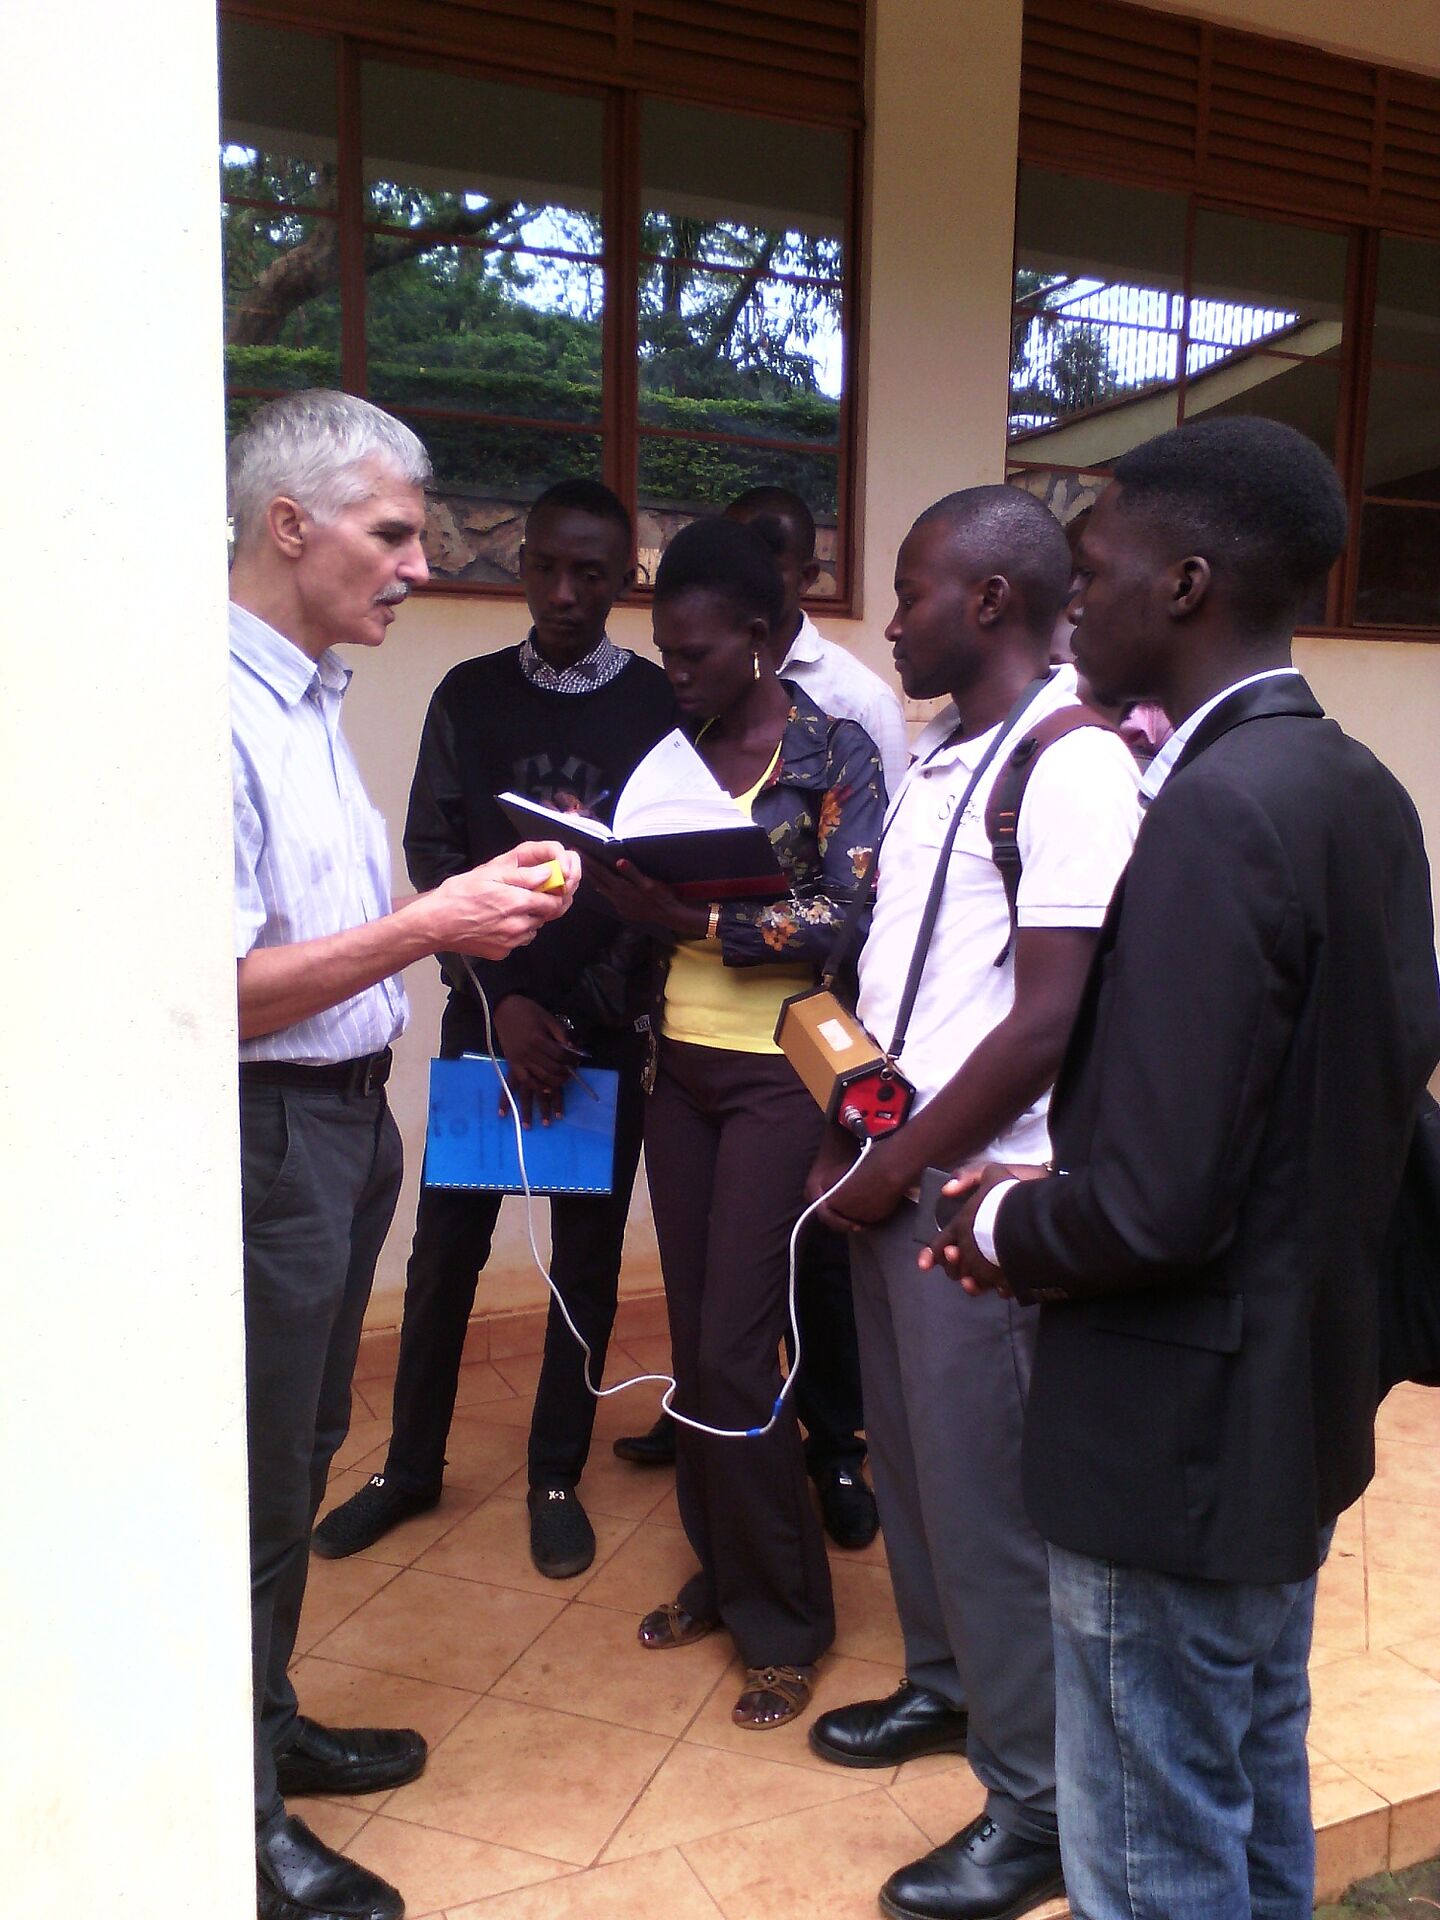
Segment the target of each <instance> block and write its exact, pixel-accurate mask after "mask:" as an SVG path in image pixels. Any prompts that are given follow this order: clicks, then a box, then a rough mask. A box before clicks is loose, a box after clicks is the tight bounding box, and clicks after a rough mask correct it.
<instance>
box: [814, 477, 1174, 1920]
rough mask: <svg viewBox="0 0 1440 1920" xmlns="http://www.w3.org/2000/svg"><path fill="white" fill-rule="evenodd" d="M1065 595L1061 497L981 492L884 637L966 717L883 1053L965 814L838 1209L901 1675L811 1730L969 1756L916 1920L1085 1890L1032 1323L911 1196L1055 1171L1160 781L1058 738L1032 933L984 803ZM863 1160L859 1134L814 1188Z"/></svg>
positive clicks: (951, 751) (1023, 848)
mask: <svg viewBox="0 0 1440 1920" xmlns="http://www.w3.org/2000/svg"><path fill="white" fill-rule="evenodd" d="M1069 582H1070V554H1069V549H1068V547H1067V545H1066V542H1065V538H1064V535H1063V534H1062V532H1061V530H1060V528H1059V526H1058V524H1057V523H1056V521H1055V520H1054V519H1053V518H1052V516H1051V515H1050V514H1049V513H1048V512H1047V511H1046V510H1045V508H1043V507H1042V506H1041V505H1040V503H1039V502H1038V501H1036V500H1035V499H1033V498H1032V497H1031V496H1030V495H1028V494H1025V493H1022V492H1020V491H1019V490H1017V489H1015V488H1011V487H1001V486H995V487H974V488H970V489H969V490H967V491H966V492H963V493H957V494H951V495H949V496H948V497H947V498H946V499H944V500H941V501H939V502H938V503H937V504H936V505H935V506H933V507H931V508H930V509H929V510H928V511H927V512H926V513H924V514H922V515H921V517H920V519H919V520H917V521H916V523H915V525H914V527H913V528H912V529H911V531H910V534H909V536H908V537H907V539H906V541H905V543H904V545H903V546H902V547H901V549H900V557H899V561H898V564H897V569H896V581H895V585H896V596H897V602H898V604H897V607H896V612H895V616H894V618H893V620H892V622H891V624H890V627H889V629H888V638H889V640H890V643H891V645H892V646H893V647H894V649H895V660H896V665H897V667H898V669H899V672H900V677H901V681H902V683H903V685H904V688H905V691H906V692H907V693H908V694H910V695H911V696H913V697H914V698H917V699H926V698H934V697H936V696H938V695H941V694H945V693H948V694H949V695H950V697H951V700H952V702H953V704H952V705H951V706H949V707H947V708H946V709H945V710H944V711H943V712H942V713H941V714H940V716H939V717H938V718H937V719H936V720H935V721H934V722H932V724H931V725H930V726H929V727H928V728H927V729H926V731H925V732H924V733H923V734H922V735H921V737H920V739H919V740H918V741H917V742H916V758H915V761H914V763H913V765H912V767H911V770H910V773H909V775H908V776H907V778H906V780H905V782H904V784H903V785H902V786H901V788H900V791H899V793H898V795H897V796H896V799H895V800H894V802H893V803H892V806H891V809H890V815H889V820H888V823H887V829H886V834H885V838H884V841H883V843H882V850H881V854H880V866H879V883H878V887H877V892H876V900H875V911H874V918H873V922H872V925H871V930H870V935H869V938H868V939H867V941H866V944H865V947H864V950H863V952H862V954H861V960H860V1003H859V1011H860V1017H861V1019H862V1020H863V1021H864V1023H865V1025H866V1026H867V1028H868V1029H869V1030H870V1032H871V1033H872V1034H873V1035H874V1036H875V1037H876V1038H877V1039H878V1040H879V1041H880V1043H881V1044H882V1045H885V1046H893V1044H894V1039H895V1035H896V1028H897V1021H898V1017H899V1013H900V1008H901V1003H902V1000H903V998H904V997H905V989H906V982H907V977H908V976H909V974H910V971H911V966H912V958H913V956H914V954H915V951H916V947H917V939H918V935H919V929H920V923H921V920H922V916H923V915H924V913H925V908H926V902H927V897H928V896H929V894H930V891H931V887H932V882H933V881H934V879H935V876H936V873H937V869H938V867H939V863H940V860H941V858H942V856H943V852H944V847H945V843H946V838H947V833H948V831H949V829H950V827H951V825H952V821H953V817H954V815H955V813H956V809H957V808H961V812H960V820H959V825H958V828H957V830H956V833H955V837H954V842H953V847H952V850H951V851H950V853H949V856H948V861H947V868H946V872H945V876H944V879H943V883H942V888H943V890H942V891H941V893H940V896H939V909H938V915H937V917H936V919H935V923H934V930H933V933H932V936H931V939H930V942H929V945H928V948H927V950H926V953H925V958H924V966H923V971H922V972H921V973H920V975H919V984H918V990H917V991H916V993H915V995H914V1004H913V1010H912V1012H911V1015H910V1018H909V1023H908V1029H907V1030H906V1032H905V1035H904V1039H903V1046H902V1047H901V1048H900V1049H899V1064H900V1067H901V1070H902V1071H903V1073H904V1074H905V1075H906V1076H907V1078H908V1079H909V1080H910V1081H911V1082H912V1083H913V1084H914V1086H915V1090H916V1101H915V1111H914V1112H913V1114H912V1117H911V1118H910V1119H909V1120H908V1121H907V1122H906V1124H905V1125H904V1126H902V1127H901V1128H900V1129H899V1130H898V1132H896V1133H894V1134H892V1135H890V1136H888V1137H887V1138H885V1139H884V1140H882V1141H880V1142H878V1143H877V1144H876V1145H875V1146H873V1147H872V1149H871V1151H870V1152H869V1154H868V1155H867V1156H866V1158H865V1160H864V1163H863V1164H862V1165H861V1166H859V1167H858V1168H857V1169H856V1171H855V1172H854V1173H853V1174H852V1175H851V1177H850V1179H849V1180H847V1181H846V1183H845V1185H844V1186H842V1187H841V1188H840V1190H839V1192H838V1193H837V1194H836V1195H835V1196H834V1198H833V1199H832V1200H831V1201H830V1203H829V1207H828V1209H827V1211H828V1212H829V1213H830V1215H831V1216H832V1218H833V1219H834V1220H835V1222H836V1224H838V1225H841V1226H848V1227H849V1228H850V1229H851V1230H852V1231H853V1232H854V1234H855V1238H854V1241H853V1254H854V1269H855V1312H856V1320H857V1324H858V1328H859V1334H860V1355H861V1366H862V1373H863V1380H864V1393H865V1412H866V1423H867V1433H868V1438H869V1443H870V1457H871V1465H872V1471H873V1473H874V1478H875V1487H876V1493H877V1496H878V1498H879V1503H880V1516H881V1521H882V1524H883V1526H884V1529H885V1535H886V1546H887V1554H888V1560H889V1568H890V1577H891V1582H892V1585H893V1587H894V1590H895V1599H896V1604H897V1607H898V1609H899V1613H900V1621H901V1626H902V1629H903V1632H904V1639H905V1654H906V1679H905V1681H904V1682H903V1683H902V1685H901V1687H900V1689H899V1690H898V1691H897V1692H896V1693H894V1694H892V1695H891V1696H890V1697H889V1698H888V1699H886V1700H881V1701H861V1702H859V1703H857V1704H856V1705H854V1706H851V1707H842V1708H839V1709H836V1710H835V1711H832V1712H830V1713H827V1714H823V1715H821V1717H820V1719H819V1720H818V1721H817V1722H816V1724H815V1726H814V1729H813V1730H812V1734H811V1739H812V1744H813V1745H814V1747H815V1749H816V1751H817V1752H818V1753H820V1754H822V1755H823V1756H824V1757H825V1758H827V1759H829V1760H833V1761H835V1762H836V1763H838V1764H840V1765H844V1766H858V1767H879V1766H888V1765H891V1764H893V1763H895V1762H896V1761H899V1760H904V1759H908V1758H911V1757H912V1756H914V1755H917V1754H921V1753H931V1752H937V1751H959V1750H965V1751H968V1754H969V1758H970V1764H971V1767H972V1768H973V1770H974V1772H975V1773H976V1775H977V1777H978V1778H979V1780H980V1782H981V1784H982V1786H983V1787H984V1788H985V1792H986V1805H985V1810H984V1813H983V1814H981V1815H980V1817H979V1818H978V1819H976V1820H974V1821H972V1822H971V1823H970V1824H969V1825H968V1826H967V1827H965V1828H964V1829H962V1831H961V1832H960V1833H958V1834H956V1835H955V1837H954V1838H953V1839H951V1840H949V1841H947V1842H946V1843H945V1845H943V1846H941V1847H938V1848H936V1849H935V1851H934V1852H933V1853H931V1854H929V1855H927V1856H926V1857H925V1858H924V1859H923V1860H920V1861H916V1862H914V1863H913V1864H912V1865H910V1866H908V1867H903V1868H901V1869H900V1870H899V1871H898V1872H896V1873H895V1874H893V1875H892V1876H891V1878H890V1879H889V1880H888V1881H887V1882H886V1884H885V1887H884V1888H883V1889H882V1891H881V1896H880V1904H881V1906H882V1908H883V1909H884V1911H885V1912H886V1913H888V1914H891V1915H892V1916H896V1917H897V1920H1002V1917H1003V1920H1012V1916H1015V1915H1019V1914H1021V1913H1024V1912H1026V1911H1027V1910H1028V1909H1029V1908H1030V1907H1031V1906H1033V1905H1035V1904H1038V1903H1039V1902H1040V1901H1042V1900H1044V1899H1046V1898H1048V1897H1050V1896H1051V1895H1052V1894H1053V1893H1055V1892H1058V1891H1059V1889H1060V1887H1061V1884H1062V1881H1061V1872H1060V1852H1059V1844H1058V1840H1057V1837H1056V1820H1055V1766H1054V1671H1053V1660H1052V1653H1051V1636H1050V1614H1049V1599H1048V1589H1047V1572H1046V1559H1045V1549H1044V1545H1043V1543H1042V1541H1041V1540H1040V1538H1039V1535H1038V1534H1037V1533H1036V1532H1035V1529H1034V1528H1033V1527H1032V1525H1031V1524H1030V1522H1029V1520H1028V1519H1027V1518H1026V1516H1025V1511H1024V1507H1023V1504H1022V1501H1021V1493H1020V1428H1021V1418H1022V1413H1023V1407H1024V1396H1025V1391H1026V1384H1027V1381H1028V1377H1029V1367H1030V1355H1031V1350H1032V1346H1033V1340H1034V1331H1035V1317H1036V1315H1035V1309H1033V1308H1030V1307H1023V1306H1020V1305H1017V1304H1016V1303H1015V1302H1013V1301H1008V1300H1001V1299H999V1298H998V1297H995V1296H990V1297H989V1299H988V1302H987V1304H988V1305H989V1306H990V1308H991V1311H990V1313H989V1315H988V1317H987V1318H986V1319H985V1320H984V1321H983V1322H981V1321H978V1320H976V1319H974V1318H973V1317H972V1316H973V1313H974V1308H975V1304H976V1303H975V1302H973V1301H971V1300H968V1299H966V1298H965V1297H964V1296H963V1295H962V1294H961V1293H960V1291H959V1289H958V1288H956V1287H955V1286H954V1285H953V1283H951V1282H950V1281H949V1280H948V1278H947V1277H946V1276H945V1275H944V1274H939V1273H936V1274H921V1273H918V1272H917V1270H916V1265H915V1262H916V1253H917V1241H918V1238H919V1237H920V1236H921V1233H922V1229H923V1224H924V1223H922V1222H921V1221H920V1220H919V1218H918V1209H917V1207H916V1205H915V1203H914V1201H913V1199H911V1198H910V1197H908V1196H909V1195H911V1194H912V1193H913V1192H914V1190H915V1188H916V1185H917V1183H918V1182H919V1180H920V1178H921V1175H922V1174H923V1172H924V1170H925V1169H926V1167H929V1166H935V1167H943V1168H949V1167H954V1166H957V1165H958V1164H959V1163H960V1162H961V1161H964V1160H968V1159H970V1158H972V1157H974V1156H975V1155H976V1154H977V1153H979V1152H981V1151H982V1150H983V1151H985V1152H986V1153H987V1154H990V1155H992V1156H993V1157H1001V1158H1005V1159H1006V1160H1007V1162H1008V1163H1009V1164H1023V1163H1026V1162H1030V1163H1033V1164H1036V1165H1039V1164H1042V1163H1043V1162H1044V1161H1045V1160H1046V1159H1047V1158H1048V1156H1049V1144H1048V1139H1047V1134H1046V1106H1047V1102H1048V1095H1049V1088H1050V1086H1051V1083H1052V1082H1053V1080H1054V1078H1055V1073H1056V1070H1057V1067H1058V1065H1059V1060H1060V1055H1061V1051H1062V1049H1063V1046H1064V1043H1065V1038H1066V1035H1067V1034H1068V1032H1069V1029H1070V1025H1071V1021H1072V1019H1073V1017H1074V1013H1075V1009H1076V1007H1077V1005H1078V1002H1079V998H1080V992H1081V988H1082V986H1083V983H1084V980H1085V975H1086V971H1087V968H1088V966H1089V961H1090V957H1091V953H1092V951H1093V948H1094V944H1095V940H1096V938H1097V933H1098V929H1099V927H1100V924H1101V921H1102V920H1103V918H1104V914H1105V909H1106V906H1107V905H1108V903H1109V899H1110V895H1111V892H1112V891H1113V889H1114V886H1115V882H1116V880H1117V878H1118V877H1119V874H1120V872H1121V870H1122V869H1123V867H1124V865H1125V862H1126V860H1127V859H1128V857H1129V854H1130V848H1131V845H1132V843H1133V839H1134V834H1135V829H1136V825H1137V819H1138V813H1137V805H1136V797H1135V795H1136V784H1137V774H1136V770H1135V767H1134V763H1133V761H1132V760H1131V757H1130V755H1129V753H1128V752H1127V751H1126V749H1125V747H1124V746H1123V745H1122V744H1121V742H1120V740H1119V739H1118V738H1117V737H1116V735H1115V734H1113V733H1112V732H1110V731H1108V730H1107V729H1105V728H1103V727H1100V726H1094V727H1091V726H1080V727H1077V728H1075V729H1074V730H1073V731H1071V732H1068V733H1065V734H1064V735H1063V736H1062V737H1060V738H1058V739H1055V740H1053V741H1052V742H1051V743H1050V744H1049V745H1047V746H1045V747H1044V748H1043V749H1042V750H1041V751H1040V752H1039V753H1038V754H1037V756H1036V757H1035V759H1034V762H1033V768H1032V772H1031V774H1030V777H1029V781H1028V785H1027V786H1026V789H1025V795H1024V800H1023V803H1022V805H1021V808H1020V814H1019V821H1018V845H1019V852H1020V855H1021V859H1022V869H1021V874H1020V879H1019V887H1018V894H1017V900H1016V912H1017V923H1018V924H1017V928H1016V929H1015V931H1014V936H1013V938H1012V927H1011V921H1010V908H1009V903H1008V901H1007V898H1006V893H1005V888H1004V884H1003V882H1002V880H1001V877H1000V872H999V869H998V868H997V867H996V865H995V863H994V859H993V850H992V847H991V843H990V838H989V834H988V831H987V828H986V823H985V810H986V801H987V799H988V797H989V793H990V789H991V787H992V786H993V784H994V781H995V779H996V777H997V775H998V773H999V771H1000V769H1001V767H1002V766H1003V764H1004V762H1005V760H1006V758H1007V756H1008V754H1009V752H1010V750H1011V748H1012V747H1013V746H1014V745H1015V744H1017V743H1018V742H1019V741H1020V740H1022V739H1024V738H1026V737H1027V735H1028V734H1029V733H1030V732H1031V731H1032V730H1033V729H1034V727H1035V725H1036V723H1037V722H1038V721H1040V720H1041V719H1042V718H1043V717H1044V716H1045V715H1047V714H1051V713H1054V712H1056V711H1058V710H1060V709H1062V708H1065V707H1073V706H1075V705H1076V704H1077V702H1076V700H1075V695H1074V691H1073V681H1072V679H1071V677H1070V676H1069V675H1068V674H1063V675H1053V676H1050V677H1046V675H1047V658H1048V648H1049V639H1050V634H1051V631H1052V629H1053V627H1054V624H1055V619H1056V616H1057V614H1058V613H1059V610H1060V608H1061V606H1062V605H1063V604H1064V601H1065V599H1066V596H1067V593H1068V590H1069ZM992 749H993V752H992ZM987 756H988V758H987ZM977 775H978V776H979V777H978V779H977V777H976V776H977ZM967 793H968V798H967V797H966V796H967ZM1002 955H1003V956H1004V957H1003V959H1002V957H1001V956H1002ZM999 1141H1003V1142H1004V1143H1005V1147H1004V1154H1003V1155H1001V1154H1000V1153H999V1150H998V1148H996V1147H995V1146H994V1145H993V1144H991V1143H995V1142H999ZM854 1151H855V1146H854V1142H853V1141H852V1140H849V1138H848V1136H845V1135H843V1134H841V1133H840V1131H839V1129H836V1130H835V1132H834V1136H833V1138H832V1139H831V1140H830V1142H829V1143H828V1144H827V1148H826V1151H825V1153H824V1154H823V1155H822V1158H821V1160H820V1162H819V1163H818V1164H817V1167H816V1171H815V1175H814V1177H813V1182H812V1186H813V1189H814V1190H815V1191H819V1190H820V1189H822V1188H823V1187H824V1186H827V1185H829V1184H830V1183H831V1182H832V1181H833V1180H834V1179H836V1178H837V1177H838V1175H839V1173H840V1170H841V1169H842V1168H843V1166H844V1165H845V1164H846V1160H847V1158H850V1157H853V1155H854Z"/></svg>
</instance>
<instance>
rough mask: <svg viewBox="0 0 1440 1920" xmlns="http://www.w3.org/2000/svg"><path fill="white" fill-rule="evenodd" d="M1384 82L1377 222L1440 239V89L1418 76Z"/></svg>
mask: <svg viewBox="0 0 1440 1920" xmlns="http://www.w3.org/2000/svg"><path fill="white" fill-rule="evenodd" d="M1384 77H1385V80H1386V83H1387V86H1386V100H1385V138H1384V145H1383V148H1382V157H1381V163H1380V206H1379V214H1380V218H1381V219H1382V220H1386V221H1393V222H1394V223H1395V225H1397V226H1405V227H1418V228H1421V229H1422V230H1428V231H1429V232H1431V233H1440V85H1437V84H1436V82H1435V81H1433V80H1425V79H1422V78H1421V77H1420V76H1419V75H1418V74H1411V73H1387V74H1386V75H1385V76H1384Z"/></svg>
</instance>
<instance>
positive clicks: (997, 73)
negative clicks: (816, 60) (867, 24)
mask: <svg viewBox="0 0 1440 1920" xmlns="http://www.w3.org/2000/svg"><path fill="white" fill-rule="evenodd" d="M1020 14H1021V0H986V4H985V5H984V6H983V7H976V6H957V5H956V4H955V0H879V4H878V5H877V6H876V7H875V9H874V28H873V32H874V43H873V55H872V61H871V85H870V115H869V119H870V136H869V174H870V182H869V186H870V191H869V217H868V219H867V221H866V232H865V242H866V250H865V256H864V282H865V333H864V341H865V344H866V347H867V349H868V362H869V367H868V380H867V390H866V398H865V425H864V434H863V449H864V451H863V457H862V462H861V470H862V472H863V474H864V493H863V501H862V504H863V516H862V519H861V542H860V546H861V557H862V564H863V576H864V583H863V591H864V610H863V615H864V631H865V635H866V640H867V642H868V644H867V645H866V646H865V647H864V648H863V651H864V652H865V653H866V655H867V657H869V658H870V659H871V662H872V664H873V665H875V666H876V667H881V666H883V667H885V668H886V669H887V670H888V665H889V649H888V648H886V647H885V646H884V644H883V642H882V641H881V639H880V635H881V633H882V632H883V630H884V627H885V623H886V621H887V620H888V619H889V617H890V611H891V608H892V607H893V605H894V596H893V594H892V592H891V580H892V577H893V574H894V569H895V555H896V552H897V551H898V549H899V546H900V542H901V541H902V540H903V539H904V537H905V534H906V532H907V531H908V529H909V527H910V524H911V522H912V521H913V520H914V518H915V516H916V515H917V514H918V513H920V512H922V511H923V509H924V508H926V507H928V506H929V505H930V504H931V503H932V501H935V500H938V499H939V498H940V497H941V495H943V494H946V493H951V492H953V491H954V490H955V489H956V488H958V487H973V486H979V485H981V484H982V483H985V482H990V481H996V480H1002V479H1003V478H1004V475H1005V422H1006V404H1007V400H1008V396H1009V373H1010V368H1009V357H1008V356H1009V343H1010V301H1011V279H1012V271H1013V256H1014V210H1015V156H1016V143H1017V139H1018V122H1019V111H1020ZM846 638H847V640H848V639H849V638H850V636H849V635H847V636H846ZM857 650H861V649H857Z"/></svg>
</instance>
